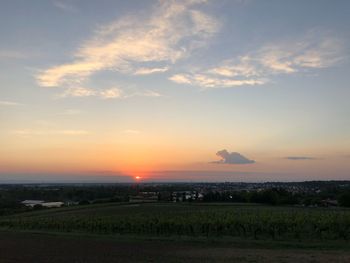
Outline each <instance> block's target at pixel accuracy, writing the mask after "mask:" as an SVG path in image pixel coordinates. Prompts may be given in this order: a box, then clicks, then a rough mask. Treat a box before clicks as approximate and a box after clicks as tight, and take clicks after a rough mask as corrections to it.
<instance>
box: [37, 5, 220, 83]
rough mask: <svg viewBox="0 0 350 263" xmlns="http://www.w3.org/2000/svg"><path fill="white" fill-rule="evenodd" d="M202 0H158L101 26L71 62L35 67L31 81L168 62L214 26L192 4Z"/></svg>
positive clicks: (74, 79) (68, 79)
mask: <svg viewBox="0 0 350 263" xmlns="http://www.w3.org/2000/svg"><path fill="white" fill-rule="evenodd" d="M202 2H203V1H161V2H160V4H158V5H157V8H155V9H154V10H153V12H152V13H151V16H150V17H148V18H145V17H143V16H142V14H138V15H137V16H136V15H135V16H129V17H123V18H121V19H119V20H117V21H114V22H112V23H110V24H109V25H107V26H103V27H101V28H100V29H99V30H97V31H96V33H95V35H94V36H93V37H92V38H91V39H90V40H89V41H86V42H85V43H84V44H83V45H82V46H81V47H80V48H79V49H78V51H77V52H76V53H75V54H74V58H73V60H72V61H71V62H69V63H66V64H62V65H57V66H53V67H50V68H48V69H45V70H43V71H41V72H40V74H38V75H37V76H36V78H37V82H38V84H39V85H40V86H45V87H56V86H71V85H77V84H81V83H82V82H83V81H85V80H87V79H88V78H89V77H90V76H91V75H92V74H94V73H96V72H98V71H101V70H115V71H119V72H122V73H135V72H137V68H140V65H141V66H142V64H144V63H149V62H152V63H161V64H162V65H164V64H173V63H175V62H176V61H177V60H179V59H180V58H183V57H185V56H186V55H188V54H189V53H190V52H191V51H192V50H193V49H194V48H196V46H197V45H198V43H200V42H202V41H205V40H206V39H208V38H209V37H211V36H212V35H213V34H214V33H215V32H216V31H217V29H218V27H219V24H218V22H217V21H216V20H215V19H214V18H212V17H210V16H208V15H206V14H204V13H202V12H201V11H198V10H196V9H195V8H196V6H197V5H198V4H199V3H202ZM156 68H158V67H156ZM144 72H145V71H144ZM158 72H159V71H158ZM153 73H154V72H153Z"/></svg>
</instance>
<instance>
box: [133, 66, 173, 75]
mask: <svg viewBox="0 0 350 263" xmlns="http://www.w3.org/2000/svg"><path fill="white" fill-rule="evenodd" d="M168 70H169V68H168V67H164V68H140V69H137V70H136V71H135V73H134V75H149V74H154V73H162V72H166V71H168Z"/></svg>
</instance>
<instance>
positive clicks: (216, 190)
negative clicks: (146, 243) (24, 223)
mask: <svg viewBox="0 0 350 263" xmlns="http://www.w3.org/2000/svg"><path fill="white" fill-rule="evenodd" d="M0 197H1V198H0V213H1V214H11V213H16V212H23V211H27V210H33V209H47V208H57V207H61V206H76V205H89V204H98V203H110V202H131V203H138V202H220V203H221V202H232V203H255V204H268V205H293V206H307V207H338V206H350V181H306V182H265V183H243V182H242V183H235V182H218V183H132V184H131V183H120V184H24V185H18V184H17V185H12V184H3V185H0Z"/></svg>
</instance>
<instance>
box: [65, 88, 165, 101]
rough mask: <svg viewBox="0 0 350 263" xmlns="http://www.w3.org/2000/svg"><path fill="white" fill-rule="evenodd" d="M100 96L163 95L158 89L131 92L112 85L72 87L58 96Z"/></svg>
mask: <svg viewBox="0 0 350 263" xmlns="http://www.w3.org/2000/svg"><path fill="white" fill-rule="evenodd" d="M92 96H95V97H99V98H101V99H128V98H132V97H162V95H161V94H160V93H158V92H156V91H152V90H144V91H138V92H130V91H125V90H122V89H121V88H117V87H112V88H106V89H92V88H85V87H70V88H67V89H65V91H64V92H63V93H61V94H59V95H58V98H66V97H92Z"/></svg>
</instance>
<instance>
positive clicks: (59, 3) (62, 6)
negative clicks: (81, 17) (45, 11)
mask: <svg viewBox="0 0 350 263" xmlns="http://www.w3.org/2000/svg"><path fill="white" fill-rule="evenodd" d="M53 5H54V6H55V7H57V8H59V9H61V10H63V11H66V12H70V13H75V12H77V11H78V9H77V8H76V7H74V6H72V5H71V4H68V3H67V2H66V1H54V2H53Z"/></svg>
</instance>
